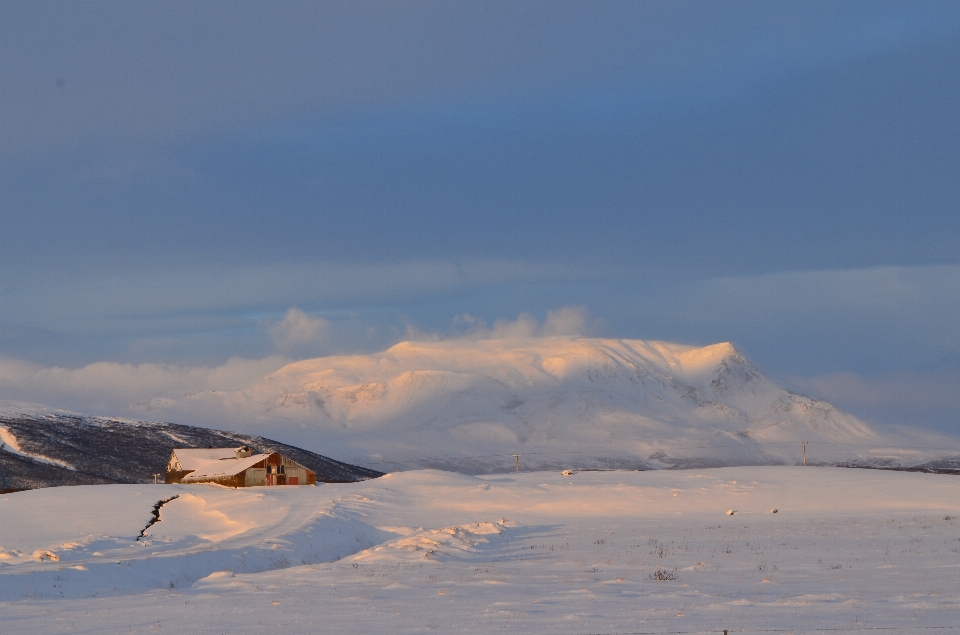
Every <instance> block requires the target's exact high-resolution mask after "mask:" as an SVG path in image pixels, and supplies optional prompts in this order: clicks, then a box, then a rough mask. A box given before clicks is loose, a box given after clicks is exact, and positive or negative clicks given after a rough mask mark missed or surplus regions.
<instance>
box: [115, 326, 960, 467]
mask: <svg viewBox="0 0 960 635" xmlns="http://www.w3.org/2000/svg"><path fill="white" fill-rule="evenodd" d="M137 408H143V409H144V410H145V411H146V410H147V409H149V413H150V415H152V416H156V415H157V414H162V416H163V417H164V418H167V419H170V420H177V421H184V422H190V423H200V424H205V425H210V424H213V423H219V422H222V421H231V422H234V424H233V425H237V426H241V427H243V426H248V427H247V428H245V430H248V431H249V430H252V429H254V427H255V428H256V429H258V430H264V429H266V430H269V431H270V434H271V436H273V437H274V438H279V439H283V440H284V441H286V442H288V443H295V444H298V445H301V446H303V447H308V448H314V449H316V448H324V449H329V451H330V452H331V453H333V454H334V455H336V456H342V457H343V458H344V459H345V460H348V461H352V462H356V463H360V464H363V465H369V466H371V467H375V468H379V469H383V470H390V469H412V468H417V467H439V468H445V469H454V470H458V471H462V472H467V473H484V472H490V471H496V470H504V469H508V468H509V467H510V466H511V465H513V464H514V463H513V462H514V459H513V458H511V456H510V455H511V454H514V453H519V454H523V457H522V458H521V466H522V467H523V468H524V469H554V468H562V467H583V468H587V467H595V468H618V467H619V468H640V469H648V468H654V469H655V468H662V467H696V466H722V465H752V464H786V465H797V464H799V463H801V462H802V446H801V445H800V443H799V442H801V441H805V442H807V443H808V445H807V454H808V458H809V461H810V462H811V463H816V464H857V465H877V466H884V465H885V466H901V467H903V466H907V467H909V466H916V465H926V466H928V467H930V466H933V467H938V466H939V467H946V468H950V467H953V468H960V442H958V441H957V440H955V439H946V440H944V439H941V438H937V439H933V438H923V437H921V436H920V433H910V435H909V436H901V435H897V434H894V433H891V432H889V431H879V430H877V429H874V428H872V427H871V426H869V425H868V424H866V423H864V422H863V421H860V420H858V419H857V418H856V417H854V416H852V415H850V414H848V413H845V412H842V411H840V410H838V409H836V408H834V407H833V406H831V405H830V404H829V403H826V402H824V401H821V400H818V399H815V398H811V397H807V396H804V395H800V394H797V393H796V392H792V391H790V390H788V389H787V388H785V387H784V386H782V385H780V384H778V383H776V382H775V381H772V380H770V379H768V378H767V377H765V376H764V375H763V374H762V373H761V372H760V371H759V370H758V369H757V368H755V367H754V366H753V365H752V364H750V362H749V361H747V360H746V359H745V358H744V357H743V356H742V355H741V354H740V353H739V352H738V351H737V350H736V349H735V348H734V347H733V346H732V345H730V344H728V343H722V344H715V345H712V346H706V347H703V348H696V347H691V346H685V345H679V344H670V343H666V342H653V341H641V340H610V339H578V338H569V337H549V338H525V339H517V340H509V339H499V340H479V341H468V340H454V341H442V342H403V343H400V344H397V345H396V346H394V347H392V348H390V349H389V350H387V351H384V352H382V353H377V354H371V355H351V356H336V357H323V358H318V359H311V360H306V361H301V362H297V363H294V364H290V365H288V366H286V367H284V368H282V369H280V370H278V371H277V372H275V373H273V374H271V375H268V376H266V377H264V378H263V379H261V380H260V381H259V382H257V383H256V384H254V385H250V386H247V387H245V388H243V389H241V390H232V391H206V392H198V393H192V394H190V395H185V396H178V397H163V398H157V399H153V400H150V401H149V402H148V403H145V404H139V405H137V406H134V411H137ZM221 425H222V424H221ZM931 448H933V449H931Z"/></svg>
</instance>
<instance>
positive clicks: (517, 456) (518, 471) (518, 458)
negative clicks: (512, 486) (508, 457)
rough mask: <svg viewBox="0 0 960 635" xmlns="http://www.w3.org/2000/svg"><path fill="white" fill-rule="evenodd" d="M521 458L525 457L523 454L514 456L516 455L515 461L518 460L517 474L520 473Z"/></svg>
mask: <svg viewBox="0 0 960 635" xmlns="http://www.w3.org/2000/svg"><path fill="white" fill-rule="evenodd" d="M521 456H523V455H522V454H514V455H513V458H515V459H516V460H517V474H519V473H520V457H521Z"/></svg>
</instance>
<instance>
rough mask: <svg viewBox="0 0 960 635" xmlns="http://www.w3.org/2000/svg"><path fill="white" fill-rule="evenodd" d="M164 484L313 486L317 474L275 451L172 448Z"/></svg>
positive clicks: (315, 482)
mask: <svg viewBox="0 0 960 635" xmlns="http://www.w3.org/2000/svg"><path fill="white" fill-rule="evenodd" d="M164 482H165V483H217V484H219V485H226V486H227V487H255V486H261V485H262V486H270V485H316V484H317V474H316V473H315V472H313V471H311V470H308V469H307V468H305V467H304V466H302V465H300V464H299V463H297V462H296V461H294V460H292V459H288V458H286V457H284V456H282V455H280V454H279V453H277V452H271V453H269V454H255V453H254V452H253V449H252V448H250V447H247V446H242V447H239V448H205V449H204V448H176V449H174V450H173V452H171V453H170V461H169V462H168V463H167V469H166V473H165V474H164Z"/></svg>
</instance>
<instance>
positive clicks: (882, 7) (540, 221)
mask: <svg viewBox="0 0 960 635" xmlns="http://www.w3.org/2000/svg"><path fill="white" fill-rule="evenodd" d="M0 82H2V85H3V86H4V89H3V90H2V91H0V126H2V127H0V172H2V174H0V206H2V209H0V241H2V242H0V245H2V250H0V273H2V277H0V294H2V295H0V320H2V331H0V355H2V357H3V359H4V360H5V363H7V369H6V370H3V373H5V376H7V377H9V376H12V375H16V374H17V373H20V372H21V371H20V370H16V369H22V368H24V367H29V368H35V367H36V365H39V366H42V367H48V366H62V367H66V368H77V367H81V366H85V365H88V364H91V363H95V362H117V363H131V364H140V363H147V362H153V363H166V364H173V365H178V367H184V368H187V367H193V366H198V365H199V366H210V367H215V366H217V365H220V364H223V363H224V362H226V360H228V359H230V358H233V357H243V358H249V359H263V358H267V357H269V356H272V355H284V356H287V357H291V358H297V357H307V356H313V355H319V354H330V353H336V352H352V351H371V350H377V349H379V348H383V347H385V346H389V345H390V344H392V343H394V342H396V341H398V340H399V339H402V338H404V337H407V336H409V334H410V333H420V334H434V333H436V334H439V335H440V336H443V335H453V334H456V333H457V332H458V329H461V328H463V325H464V324H465V318H462V317H461V318H458V316H463V315H465V314H466V315H469V316H472V317H471V318H470V319H475V320H479V321H485V322H487V323H490V324H492V323H493V322H494V321H495V320H498V319H507V320H512V319H516V318H517V316H518V315H520V314H522V313H528V314H531V315H532V316H534V317H535V318H536V319H538V320H540V321H543V320H544V319H545V318H546V314H547V312H548V311H551V310H557V309H560V308H562V307H582V308H583V310H584V311H585V312H586V314H588V315H589V319H588V320H587V322H586V324H587V326H588V330H589V331H590V333H591V334H596V335H602V336H611V337H631V338H644V339H666V340H673V341H681V342H689V343H704V344H706V343H712V342H716V341H726V340H730V341H732V342H734V343H735V344H736V345H737V346H738V347H739V348H740V349H741V350H743V351H744V352H745V353H746V354H747V355H748V356H749V357H750V358H751V359H752V360H754V361H755V362H756V363H757V364H758V365H759V366H760V367H761V368H762V369H764V370H765V371H767V372H768V373H770V374H772V375H774V376H777V377H780V378H784V379H786V380H788V381H790V382H792V383H793V384H794V385H795V386H797V387H799V388H802V389H804V390H807V391H809V392H814V393H815V394H819V395H821V396H824V397H826V398H828V399H831V400H833V401H834V402H836V403H837V404H838V405H841V406H843V407H846V408H848V409H850V410H852V411H853V412H855V413H857V414H860V415H862V416H864V417H866V418H868V419H871V420H875V421H884V422H889V423H903V424H917V425H925V426H929V427H934V428H938V429H941V430H945V431H952V432H955V433H960V397H958V396H957V394H958V393H960V390H958V388H960V327H958V324H960V320H958V319H957V317H956V316H957V315H960V117H958V115H957V106H956V104H957V103H960V3H957V2H936V3H934V2H930V3H919V2H905V3H881V2H844V3H826V2H823V3H815V2H814V3H811V2H803V3H790V2H778V3H770V2H732V3H713V2H643V3H637V2H633V3H614V2H610V3H477V4H471V5H465V4H464V3H293V2H288V3H229V4H227V3H215V2H210V3H186V2H183V3H178V2H164V3H150V2H147V3H107V2H95V3H85V4H78V3H33V2H6V3H4V4H3V6H2V7H0ZM293 307H297V308H298V309H299V310H300V311H302V313H303V315H304V316H305V319H308V320H314V322H311V324H314V325H315V326H316V325H322V328H319V326H318V327H317V328H313V329H312V330H311V329H307V331H305V332H307V333H312V334H314V335H315V337H312V338H309V337H307V338H300V339H296V340H295V341H296V343H297V345H296V346H291V345H290V341H288V340H284V339H282V338H281V339H278V337H277V336H276V334H277V332H278V331H277V328H280V327H279V326H278V325H282V324H284V322H283V320H284V319H285V316H286V317H288V318H289V317H290V315H291V314H290V310H291V308H293ZM296 315H300V314H299V313H297V314H296ZM283 342H286V344H284V343H283ZM24 364H27V366H24ZM10 369H13V370H10ZM18 377H19V376H18ZM18 381H20V382H21V384H20V385H22V382H23V381H24V380H23V378H22V377H19V379H18ZM18 395H19V393H18ZM21 396H22V395H21ZM45 398H46V399H48V400H50V399H52V400H56V395H53V396H50V395H46V396H45ZM53 405H65V404H53Z"/></svg>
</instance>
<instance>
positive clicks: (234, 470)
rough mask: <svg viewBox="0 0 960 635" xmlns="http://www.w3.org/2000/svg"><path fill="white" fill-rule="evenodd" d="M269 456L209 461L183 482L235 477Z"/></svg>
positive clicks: (255, 455)
mask: <svg viewBox="0 0 960 635" xmlns="http://www.w3.org/2000/svg"><path fill="white" fill-rule="evenodd" d="M269 456H270V455H269V454H253V455H251V456H248V457H244V458H242V459H238V458H236V456H231V457H228V458H225V459H219V460H216V461H209V462H208V463H207V464H206V465H203V466H201V467H200V468H198V469H197V470H196V471H195V472H191V473H190V474H188V475H187V476H185V477H184V478H183V482H184V483H187V482H189V481H195V480H198V479H203V478H216V477H219V476H235V475H237V474H239V473H240V472H242V471H244V470H245V469H247V468H248V467H253V466H254V465H256V464H257V463H259V462H260V461H262V460H264V459H265V458H267V457H269Z"/></svg>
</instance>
